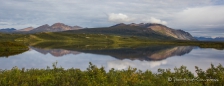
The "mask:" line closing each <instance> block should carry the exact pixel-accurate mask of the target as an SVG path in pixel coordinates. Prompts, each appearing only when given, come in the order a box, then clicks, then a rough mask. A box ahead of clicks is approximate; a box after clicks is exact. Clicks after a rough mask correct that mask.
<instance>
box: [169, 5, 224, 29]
mask: <svg viewBox="0 0 224 86" xmlns="http://www.w3.org/2000/svg"><path fill="white" fill-rule="evenodd" d="M223 9H224V6H205V7H195V8H187V9H185V10H183V11H181V12H178V13H176V14H175V15H174V16H173V20H172V21H171V22H172V24H173V25H172V26H175V27H179V28H217V27H223V26H224V23H223V22H224V16H223V15H224V10H223Z"/></svg>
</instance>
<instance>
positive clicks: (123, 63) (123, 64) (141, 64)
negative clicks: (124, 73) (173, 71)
mask: <svg viewBox="0 0 224 86" xmlns="http://www.w3.org/2000/svg"><path fill="white" fill-rule="evenodd" d="M164 64H167V61H166V60H162V61H139V60H134V61H132V60H128V59H125V60H116V61H109V62H107V65H108V67H107V68H108V69H111V68H115V69H118V70H122V69H127V68H128V67H129V66H131V67H134V68H138V69H145V67H150V68H154V67H157V66H161V65H164Z"/></svg>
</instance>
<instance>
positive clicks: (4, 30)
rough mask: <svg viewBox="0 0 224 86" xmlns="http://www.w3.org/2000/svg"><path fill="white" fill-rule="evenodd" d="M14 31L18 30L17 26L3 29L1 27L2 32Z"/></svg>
mask: <svg viewBox="0 0 224 86" xmlns="http://www.w3.org/2000/svg"><path fill="white" fill-rule="evenodd" d="M13 31H16V29H15V28H3V29H0V32H3V33H8V32H13Z"/></svg>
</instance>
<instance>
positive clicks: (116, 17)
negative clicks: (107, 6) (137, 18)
mask: <svg viewBox="0 0 224 86" xmlns="http://www.w3.org/2000/svg"><path fill="white" fill-rule="evenodd" d="M108 20H109V21H112V22H116V23H125V22H131V21H132V20H134V19H133V18H130V17H128V16H127V15H125V14H122V13H118V14H115V13H111V14H109V15H108Z"/></svg>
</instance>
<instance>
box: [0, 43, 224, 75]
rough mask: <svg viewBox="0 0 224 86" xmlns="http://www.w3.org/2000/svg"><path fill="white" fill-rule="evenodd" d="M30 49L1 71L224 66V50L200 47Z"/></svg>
mask: <svg viewBox="0 0 224 86" xmlns="http://www.w3.org/2000/svg"><path fill="white" fill-rule="evenodd" d="M29 48H30V49H29V50H28V51H26V52H23V53H21V54H18V55H14V56H8V57H1V58H0V69H11V68H12V67H14V66H17V67H19V68H26V69H28V68H46V67H47V66H50V67H52V63H54V62H58V64H57V66H58V67H63V68H65V69H67V68H72V67H73V68H79V69H81V70H86V68H87V67H88V66H89V62H91V63H92V64H94V65H96V66H97V67H102V66H103V67H105V69H106V70H107V71H108V70H109V69H111V68H115V69H118V70H121V69H127V68H128V67H129V66H131V67H134V68H137V69H140V70H142V71H145V70H151V71H152V72H157V70H158V69H159V68H163V69H168V68H170V69H172V70H173V68H175V67H180V66H181V65H184V66H187V69H188V70H190V71H192V72H193V73H194V71H195V66H198V67H199V68H202V69H203V70H205V69H207V68H209V67H210V64H211V63H212V64H214V65H215V66H217V65H218V64H222V65H224V50H216V49H212V48H199V47H194V46H162V45H155V46H147V47H138V48H118V49H116V48H115V49H100V48H99V49H69V50H68V49H67V50H66V49H63V48H57V49H47V48H37V47H32V46H30V47H29Z"/></svg>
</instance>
